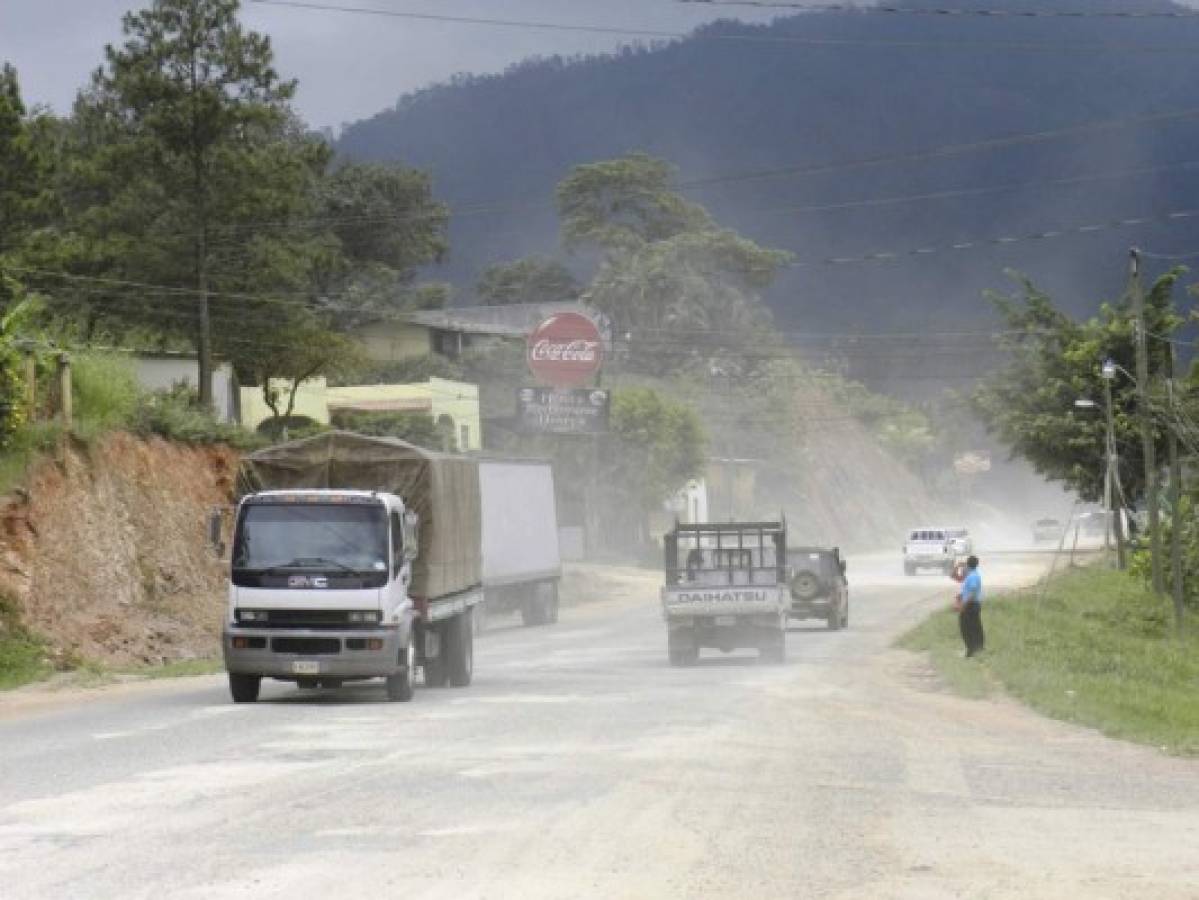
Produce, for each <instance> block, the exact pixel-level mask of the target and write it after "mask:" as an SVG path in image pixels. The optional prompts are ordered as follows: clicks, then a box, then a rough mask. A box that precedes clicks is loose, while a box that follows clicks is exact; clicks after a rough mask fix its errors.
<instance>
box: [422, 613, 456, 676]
mask: <svg viewBox="0 0 1199 900" xmlns="http://www.w3.org/2000/svg"><path fill="white" fill-rule="evenodd" d="M447 652H448V648H447V647H446V643H445V629H444V628H438V629H437V654H438V655H437V656H435V657H433V658H432V659H430V658H429V657H425V662H424V667H423V668H424V671H425V687H430V688H439V687H445V683H446V682H447V681H448V680H449V677H450V673H449V670H448V668H447V667H446V664H445V660H446V653H447Z"/></svg>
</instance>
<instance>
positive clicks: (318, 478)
mask: <svg viewBox="0 0 1199 900" xmlns="http://www.w3.org/2000/svg"><path fill="white" fill-rule="evenodd" d="M238 487H239V489H240V491H241V492H242V493H243V494H246V493H252V492H255V491H264V490H271V491H276V490H304V489H321V488H330V489H334V490H337V489H341V490H366V491H381V492H386V493H391V494H398V495H399V496H400V497H401V498H402V499H403V501H404V503H405V505H406V506H407V507H408V508H409V509H411V510H413V511H415V512H416V514H417V515H419V516H420V553H419V556H418V557H417V559H416V562H415V563H414V564H413V579H412V587H411V591H412V593H413V594H415V595H417V596H421V597H441V596H444V595H446V594H453V593H456V592H458V591H462V590H466V589H468V588H471V587H474V586H475V585H477V584H479V583H480V582H481V581H482V572H483V543H482V531H481V529H482V524H481V523H482V516H481V510H480V502H479V467H478V464H477V463H476V462H475V461H474V460H472V459H467V458H465V457H461V456H452V455H449V454H443V453H433V452H431V451H429V450H424V449H422V448H420V447H416V446H413V445H412V444H408V443H405V442H404V441H401V440H397V439H395V438H375V437H364V436H363V435H358V434H351V433H349V432H343V431H333V432H328V433H325V434H320V435H317V436H316V437H312V438H307V439H305V440H301V441H293V442H291V443H288V444H280V445H279V446H276V447H270V448H268V449H266V450H260V451H258V452H257V453H253V454H251V455H250V456H247V457H246V458H245V459H244V460H243V462H242V468H241V473H240V476H239V478H238Z"/></svg>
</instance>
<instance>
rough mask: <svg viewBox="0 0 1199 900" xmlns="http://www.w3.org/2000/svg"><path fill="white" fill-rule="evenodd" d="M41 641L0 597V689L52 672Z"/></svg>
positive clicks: (12, 605) (33, 679)
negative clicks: (23, 624)
mask: <svg viewBox="0 0 1199 900" xmlns="http://www.w3.org/2000/svg"><path fill="white" fill-rule="evenodd" d="M46 653H47V647H46V644H45V642H44V641H42V640H40V639H39V638H37V636H35V635H33V634H31V633H30V632H28V631H27V630H26V629H25V628H24V626H22V625H21V623H20V619H19V617H18V616H17V611H16V606H15V604H13V602H12V601H11V600H9V599H8V598H7V597H0V690H3V689H6V688H12V687H17V686H19V685H22V684H28V683H29V682H31V681H37V680H38V679H41V678H45V677H46V676H47V675H49V674H50V673H51V672H53V671H54V667H53V666H52V665H51V664H50V662H49V660H48V659H47V658H46Z"/></svg>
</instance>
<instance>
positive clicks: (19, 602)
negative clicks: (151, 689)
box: [0, 435, 237, 666]
mask: <svg viewBox="0 0 1199 900" xmlns="http://www.w3.org/2000/svg"><path fill="white" fill-rule="evenodd" d="M236 470H237V458H236V455H235V453H234V452H233V451H231V450H227V449H223V448H192V447H184V446H181V445H178V444H171V443H168V442H166V441H162V440H150V441H143V440H139V439H137V438H134V437H131V436H128V435H112V436H110V437H107V438H104V439H102V440H100V441H98V442H96V443H95V444H94V445H91V446H90V447H87V448H79V447H66V448H64V449H63V450H61V451H60V453H59V455H58V458H57V459H55V460H47V461H45V462H43V463H41V464H40V465H39V466H38V467H37V468H36V469H35V471H34V472H33V473H32V475H31V477H30V479H29V480H28V482H27V486H26V489H25V490H23V491H20V492H17V493H15V494H12V495H9V496H7V497H5V498H3V499H2V500H0V595H3V596H4V597H6V598H8V599H9V600H10V602H12V603H13V604H14V605H15V606H16V608H17V609H18V611H19V613H20V616H21V620H22V622H23V623H24V625H25V626H26V627H27V628H29V629H30V630H32V631H34V632H36V633H37V634H39V635H41V636H42V637H43V638H45V639H46V640H47V641H48V642H49V643H50V645H51V647H52V648H53V652H54V654H55V655H56V656H57V657H58V658H59V661H60V662H63V663H69V662H76V661H96V662H100V663H104V664H108V665H117V666H120V665H133V664H139V663H159V662H169V661H173V660H179V659H191V658H195V657H198V656H205V655H209V654H211V653H213V652H215V650H216V648H217V640H216V638H217V635H218V633H219V629H220V617H221V610H222V606H223V604H224V596H223V584H224V581H223V568H222V565H221V562H220V561H219V560H217V559H216V558H215V556H214V555H213V554H212V553H211V552H210V551H209V550H208V546H207V543H206V533H205V532H206V527H205V519H206V515H205V513H206V511H207V510H208V509H210V508H212V507H214V506H221V505H224V504H227V503H229V502H230V498H231V496H232V489H233V479H234V477H235V473H236Z"/></svg>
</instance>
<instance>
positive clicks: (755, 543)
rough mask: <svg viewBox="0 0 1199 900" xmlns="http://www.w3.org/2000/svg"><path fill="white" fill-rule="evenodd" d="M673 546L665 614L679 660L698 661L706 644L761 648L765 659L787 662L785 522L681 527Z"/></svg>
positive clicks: (669, 540) (668, 546) (668, 543)
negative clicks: (700, 652)
mask: <svg viewBox="0 0 1199 900" xmlns="http://www.w3.org/2000/svg"><path fill="white" fill-rule="evenodd" d="M665 551H666V553H665V555H666V560H665V563H666V584H665V586H664V587H663V588H662V612H663V616H664V617H665V619H666V627H667V650H668V655H669V659H670V664H671V665H674V666H682V665H691V664H693V663H695V662H696V660H697V659H698V658H699V651H700V649H701V648H704V647H714V648H717V649H719V650H721V651H723V652H725V653H730V652H732V651H733V650H734V649H737V648H739V647H753V648H756V649H757V651H758V655H759V657H760V658H761V659H763V660H764V661H767V662H774V663H781V662H783V661H784V660H785V659H786V647H787V643H786V635H787V611H788V609H789V608H790V604H791V594H790V589H789V587H788V584H787V529H786V525H785V523H783V522H782V521H779V522H729V523H721V524H696V525H676V526H675V528H674V530H673V531H671V532H670V533H669V534H667V535H666V539H665Z"/></svg>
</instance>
